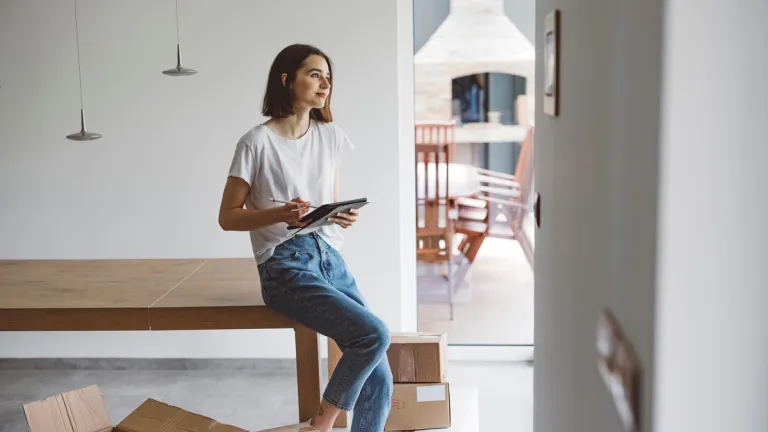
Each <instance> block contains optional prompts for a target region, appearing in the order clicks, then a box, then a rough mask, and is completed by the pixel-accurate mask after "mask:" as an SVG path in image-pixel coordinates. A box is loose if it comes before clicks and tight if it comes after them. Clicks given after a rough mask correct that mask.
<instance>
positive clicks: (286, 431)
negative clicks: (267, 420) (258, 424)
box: [257, 423, 320, 432]
mask: <svg viewBox="0 0 768 432" xmlns="http://www.w3.org/2000/svg"><path fill="white" fill-rule="evenodd" d="M257 432H320V431H318V430H317V429H315V428H313V427H312V426H310V425H308V424H307V423H301V424H295V425H290V426H280V427H278V428H274V429H265V430H262V431H257Z"/></svg>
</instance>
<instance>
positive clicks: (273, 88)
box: [261, 44, 333, 122]
mask: <svg viewBox="0 0 768 432" xmlns="http://www.w3.org/2000/svg"><path fill="white" fill-rule="evenodd" d="M315 54H316V55H319V56H323V58H325V61H326V62H328V72H329V73H330V74H331V80H333V66H332V65H331V59H330V58H329V57H328V56H327V55H326V54H325V53H324V52H322V51H320V50H319V49H318V48H315V47H313V46H311V45H304V44H294V45H290V46H287V47H285V48H283V50H282V51H280V53H279V54H277V57H275V60H274V61H273V62H272V67H271V68H270V69H269V76H268V77H267V90H266V92H264V103H263V104H262V107H261V113H262V114H263V115H265V116H267V117H273V118H284V117H288V116H289V115H292V114H295V112H294V110H293V103H292V98H291V90H290V88H289V84H290V83H292V82H293V81H294V80H295V79H296V72H298V70H299V69H300V68H301V66H302V65H303V64H304V61H305V60H306V59H307V58H308V57H309V56H311V55H315ZM284 73H285V74H288V76H287V78H286V80H285V85H283V79H282V77H281V75H282V74H284ZM332 95H333V87H331V90H330V91H329V92H328V98H327V99H326V101H325V106H324V107H323V108H322V109H317V108H313V109H312V110H311V111H310V114H309V116H310V118H312V119H314V120H318V121H322V122H331V121H333V115H331V96H332Z"/></svg>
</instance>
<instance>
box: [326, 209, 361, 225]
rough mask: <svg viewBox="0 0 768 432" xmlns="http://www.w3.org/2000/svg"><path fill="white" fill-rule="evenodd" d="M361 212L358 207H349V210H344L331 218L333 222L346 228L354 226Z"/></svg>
mask: <svg viewBox="0 0 768 432" xmlns="http://www.w3.org/2000/svg"><path fill="white" fill-rule="evenodd" d="M359 214H360V210H358V209H349V212H342V213H339V214H337V215H336V216H333V217H331V218H329V219H328V220H330V221H331V222H334V223H336V224H338V225H339V226H340V227H342V228H344V229H346V228H349V227H351V226H352V224H353V223H355V222H356V221H357V215H359Z"/></svg>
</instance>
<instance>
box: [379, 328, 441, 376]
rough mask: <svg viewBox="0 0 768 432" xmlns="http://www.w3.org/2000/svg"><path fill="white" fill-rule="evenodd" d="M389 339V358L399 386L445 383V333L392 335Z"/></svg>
mask: <svg viewBox="0 0 768 432" xmlns="http://www.w3.org/2000/svg"><path fill="white" fill-rule="evenodd" d="M390 339H391V341H390V346H389V350H387V358H388V360H389V367H390V368H391V369H392V375H393V376H394V381H395V382H396V383H441V382H444V381H445V373H446V350H447V349H448V348H447V347H448V339H447V336H446V334H445V333H392V334H391V337H390Z"/></svg>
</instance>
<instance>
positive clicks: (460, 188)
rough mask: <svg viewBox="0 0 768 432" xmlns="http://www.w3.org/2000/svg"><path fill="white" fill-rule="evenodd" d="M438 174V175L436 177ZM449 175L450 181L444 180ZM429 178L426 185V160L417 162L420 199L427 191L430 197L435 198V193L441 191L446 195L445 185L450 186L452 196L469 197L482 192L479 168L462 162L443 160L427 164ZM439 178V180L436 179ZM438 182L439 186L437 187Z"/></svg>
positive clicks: (449, 192) (417, 193)
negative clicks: (425, 185)
mask: <svg viewBox="0 0 768 432" xmlns="http://www.w3.org/2000/svg"><path fill="white" fill-rule="evenodd" d="M436 175H437V177H436ZM446 176H447V178H448V181H447V182H446V181H444V180H443V179H445V178H446ZM427 178H428V179H429V184H428V185H427V187H426V191H425V187H424V182H425V178H424V162H418V163H417V164H416V198H417V199H419V200H423V199H424V194H425V192H426V194H427V196H428V197H429V199H435V193H436V192H439V195H440V196H445V195H446V191H445V187H446V186H447V187H448V195H449V196H450V197H451V198H457V197H469V196H472V195H476V194H478V193H479V192H480V174H479V173H478V171H477V168H476V167H474V166H472V165H468V164H462V163H455V162H449V163H447V164H446V163H445V162H441V163H439V164H437V167H436V166H435V163H428V164H427ZM436 179H438V181H435V180H436ZM435 183H437V185H438V187H437V188H436V187H435Z"/></svg>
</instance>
